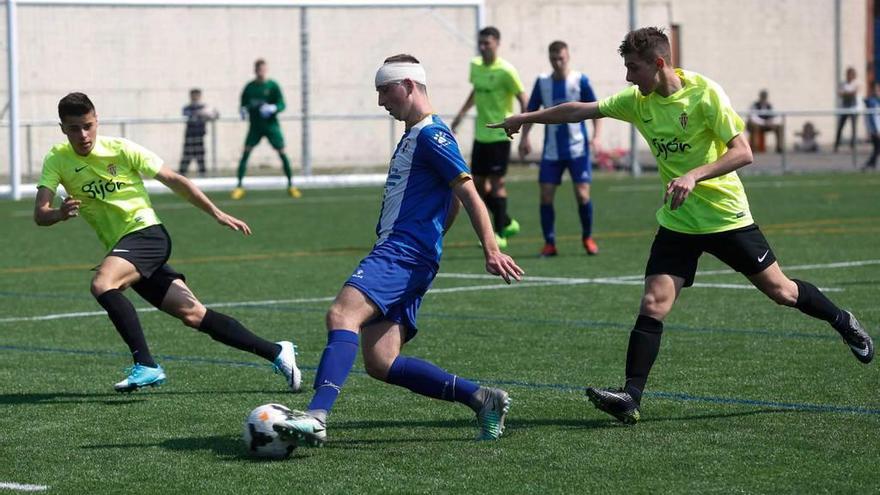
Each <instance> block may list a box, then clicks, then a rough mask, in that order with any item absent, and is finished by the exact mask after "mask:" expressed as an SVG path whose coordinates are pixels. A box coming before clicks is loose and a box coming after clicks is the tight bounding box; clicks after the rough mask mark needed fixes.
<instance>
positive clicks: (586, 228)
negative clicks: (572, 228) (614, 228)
mask: <svg viewBox="0 0 880 495" xmlns="http://www.w3.org/2000/svg"><path fill="white" fill-rule="evenodd" d="M578 213H579V214H580V216H581V237H582V238H583V239H586V238H588V237H590V236H591V235H593V202H592V201H587V202H586V203H584V204H582V205H581V206H580V208H578Z"/></svg>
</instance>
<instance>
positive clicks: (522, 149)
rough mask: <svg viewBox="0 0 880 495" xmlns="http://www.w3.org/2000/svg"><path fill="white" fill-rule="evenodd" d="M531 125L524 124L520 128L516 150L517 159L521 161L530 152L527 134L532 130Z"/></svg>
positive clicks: (530, 145) (530, 147) (530, 146)
mask: <svg viewBox="0 0 880 495" xmlns="http://www.w3.org/2000/svg"><path fill="white" fill-rule="evenodd" d="M532 125H533V124H531V123H526V124H523V126H522V134H521V135H520V136H519V148H518V151H519V157H520V158H521V159H522V158H525V157H527V156H529V154H530V153H531V152H532V144H531V143H529V133H530V132H531V130H532Z"/></svg>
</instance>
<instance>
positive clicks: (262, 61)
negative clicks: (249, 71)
mask: <svg viewBox="0 0 880 495" xmlns="http://www.w3.org/2000/svg"><path fill="white" fill-rule="evenodd" d="M261 65H266V59H264V58H258V59H257V60H256V61H255V62H254V70H257V69H259V68H260V66H261Z"/></svg>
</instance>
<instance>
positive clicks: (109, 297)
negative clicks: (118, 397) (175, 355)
mask: <svg viewBox="0 0 880 495" xmlns="http://www.w3.org/2000/svg"><path fill="white" fill-rule="evenodd" d="M170 253H171V244H170V241H169V239H168V236H167V232H165V229H164V228H163V227H162V226H161V225H153V226H150V227H147V228H144V229H141V230H138V231H135V232H132V233H130V234H128V235H126V236H124V237H123V238H122V239H120V240H119V242H117V243H116V245H115V246H113V249H111V250H110V253H109V254H108V256H107V257H106V258H104V261H103V262H102V263H101V265H100V266H99V267H98V269H97V272H96V273H95V277H94V278H93V280H92V288H91V290H92V294H93V295H94V296H95V298H96V299H97V301H98V303H99V304H100V305H101V307H103V308H104V309H105V310H106V311H107V314H108V316H109V317H110V320H111V321H112V322H113V325H114V326H115V327H116V330H117V332H119V335H120V336H121V337H122V339H123V341H125V343H126V344H127V345H128V348H129V350H130V351H131V354H132V360H133V361H134V365H133V366H132V367H131V368H130V369H129V370H128V377H127V378H126V379H124V380H122V381H121V382H119V383H116V384H115V385H114V388H115V389H116V390H117V391H119V392H131V391H134V390H137V389H139V388H141V387H144V386H153V385H158V384H161V383H162V382H163V381H164V380H165V373H164V370H162V367H161V366H159V365H158V364H157V363H156V361H155V360H154V359H153V356H152V354H151V353H150V349H149V347H148V346H147V340H146V337H145V336H144V331H143V328H142V327H141V323H140V319H139V318H138V315H137V311H136V310H135V309H134V306H133V305H132V304H131V301H129V300H128V299H127V298H126V297H125V296H124V295H123V294H122V291H123V290H124V289H126V288H127V287H129V286H134V285H137V283H138V282H140V281H141V280H143V279H144V278H148V277H150V276H151V275H152V274H153V273H154V272H155V271H156V270H157V269H158V268H159V267H161V266H162V265H163V264H164V263H165V261H166V260H167V259H168V256H169V254H170Z"/></svg>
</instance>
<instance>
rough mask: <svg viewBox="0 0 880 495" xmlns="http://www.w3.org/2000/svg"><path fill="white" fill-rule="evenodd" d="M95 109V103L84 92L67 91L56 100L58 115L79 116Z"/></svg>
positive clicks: (60, 116) (61, 117) (62, 117)
mask: <svg viewBox="0 0 880 495" xmlns="http://www.w3.org/2000/svg"><path fill="white" fill-rule="evenodd" d="M94 111H95V105H94V104H93V103H92V100H90V99H89V97H88V96H86V95H85V93H69V94H68V95H67V96H65V97H64V98H61V101H59V102H58V117H59V118H60V119H62V120H64V117H80V116H83V115H86V114H88V113H89V112H94Z"/></svg>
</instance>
